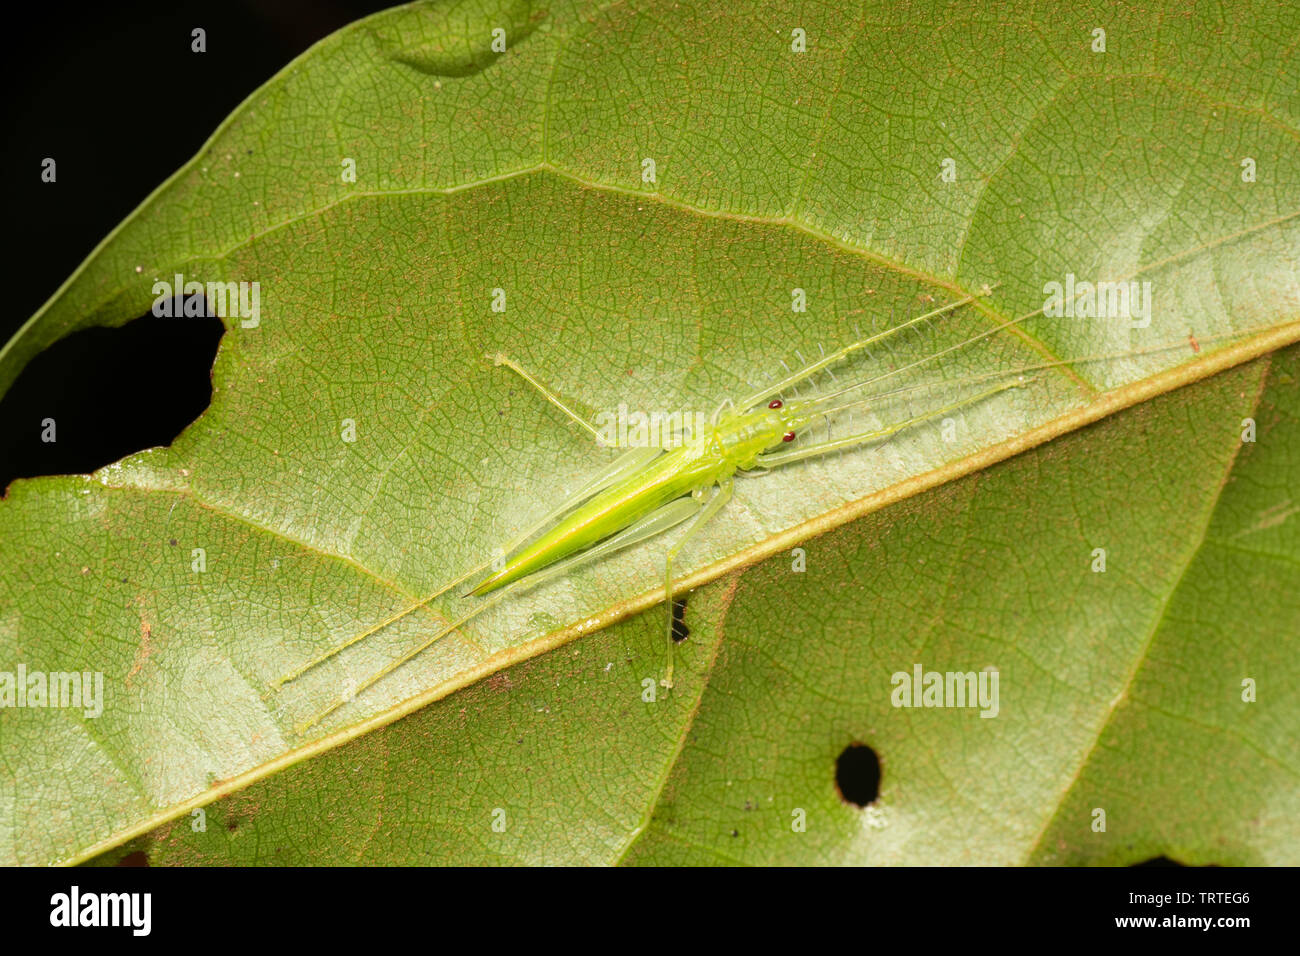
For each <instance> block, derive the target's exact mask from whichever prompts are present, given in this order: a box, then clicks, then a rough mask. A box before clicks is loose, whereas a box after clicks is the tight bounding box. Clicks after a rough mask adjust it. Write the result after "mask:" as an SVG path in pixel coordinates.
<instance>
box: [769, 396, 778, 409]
mask: <svg viewBox="0 0 1300 956" xmlns="http://www.w3.org/2000/svg"><path fill="white" fill-rule="evenodd" d="M767 407H768V408H780V407H781V399H779V398H774V399H772V400H771V401H770V402H768V403H767Z"/></svg>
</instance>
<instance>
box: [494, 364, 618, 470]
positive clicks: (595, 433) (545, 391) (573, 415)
mask: <svg viewBox="0 0 1300 956" xmlns="http://www.w3.org/2000/svg"><path fill="white" fill-rule="evenodd" d="M485 358H490V359H491V360H492V364H494V365H504V366H506V367H507V368H509V369H510V370H512V371H513V372H515V374H517V375H518V376H519V377H520V378H522V379H523V380H524V381H525V382H527V383H528V384H529V385H531V386H532V387H533V388H535V389H537V391H539V392H541V394H542V397H543V398H545V399H546V400H547V401H548V402H550V403H551V404H552V405H554V406H555V407H556V408H558V409H559V410H560V411H562V412H564V414H565V415H567V416H568V418H569V420H570V421H573V422H576V423H577V424H578V425H579V426H581V427H582V428H583V429H584V430H585V431H586V432H587V433H588V434H590V435H591V437H592V438H594V439H595V440H596V444H598V445H600V446H601V447H604V448H613V447H614V445H613V443H612V442H608V441H606V440H605V438H604V437H602V435H601V434H600V429H598V428H597V427H596V426H595V425H593V424H592V423H591V422H589V421H587V420H586V419H585V418H583V417H582V416H581V415H579V414H578V413H577V412H575V411H574V410H573V409H571V408H570V407H569V406H568V405H566V404H565V403H564V399H563V398H561V397H560V396H559V394H558V393H557V392H554V391H552V390H551V389H549V388H547V387H546V386H545V385H543V384H542V383H541V382H540V381H539V380H538V379H537V378H536V376H534V375H533V374H532V373H531V372H529V371H528V370H527V369H525V368H524V367H523V366H522V365H520V364H519V363H518V362H516V361H515V360H514V359H511V358H508V357H507V356H505V355H503V354H502V353H500V352H497V353H496V354H494V355H488V356H485Z"/></svg>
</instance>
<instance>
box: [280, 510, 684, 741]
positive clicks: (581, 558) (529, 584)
mask: <svg viewBox="0 0 1300 956" xmlns="http://www.w3.org/2000/svg"><path fill="white" fill-rule="evenodd" d="M699 511H700V503H699V501H697V500H696V499H695V498H678V499H677V500H675V501H670V502H669V503H668V504H666V505H664V506H663V507H662V508H659V509H658V510H657V511H652V512H651V513H650V514H648V515H646V516H645V517H644V518H642V519H641V520H640V521H638V522H636V523H635V524H632V525H629V526H628V527H627V528H624V529H623V530H622V531H620V532H619V533H618V534H616V535H614V536H613V537H610V538H606V539H605V540H604V541H602V542H600V543H599V544H596V545H593V546H592V547H590V548H588V549H587V550H586V551H583V552H581V553H580V554H577V555H574V556H573V557H571V558H568V559H566V560H564V561H560V562H559V563H557V564H553V565H551V566H550V567H549V568H544V569H542V570H541V571H538V572H536V573H535V574H532V575H530V576H529V577H527V578H524V579H523V580H521V581H518V582H516V583H515V584H512V585H510V586H509V587H506V588H503V589H502V590H500V591H498V592H497V593H496V594H495V595H493V596H492V597H490V598H488V599H486V600H485V601H484V602H483V603H482V604H480V605H478V606H477V607H475V608H474V609H473V610H471V611H467V612H466V613H465V614H462V615H461V616H460V617H458V618H457V619H456V620H454V621H452V622H451V623H450V624H448V625H447V626H446V627H443V628H441V629H440V630H439V631H438V632H437V633H435V634H434V635H433V636H432V637H429V638H427V639H426V640H424V641H423V642H422V643H420V644H419V645H418V646H416V647H414V648H412V649H411V650H409V651H407V652H406V653H405V654H403V655H402V656H401V657H399V658H397V660H395V661H393V662H392V663H391V664H387V665H385V666H384V668H383V669H382V670H380V671H379V672H378V673H376V674H373V675H372V676H370V677H367V678H366V679H365V681H364V682H363V683H362V684H361V685H360V686H358V687H356V688H355V689H354V690H353V692H352V695H351V696H350V697H348V698H341V699H339V700H336V701H334V702H333V703H331V704H330V705H329V706H327V707H325V708H323V709H322V710H319V711H317V712H316V713H315V714H313V715H312V716H311V717H310V718H308V719H307V720H306V721H305V722H303V723H301V724H299V725H298V727H297V728H295V729H296V732H297V733H302V732H303V731H304V730H306V729H307V728H308V727H311V726H312V725H313V724H317V723H319V722H320V721H322V720H324V719H325V718H326V717H327V716H329V715H330V714H332V713H333V712H334V711H336V710H338V708H340V707H342V706H343V705H344V704H345V703H347V702H348V700H349V699H351V697H355V696H356V695H357V694H360V693H361V692H362V691H364V690H366V689H367V688H369V687H372V686H374V685H375V684H376V683H378V682H379V681H381V680H383V679H384V678H385V677H387V676H388V675H389V674H391V673H392V672H393V671H395V670H397V668H399V667H401V666H402V665H403V664H405V663H406V662H407V661H409V660H411V659H412V658H414V657H417V656H418V655H420V654H422V653H424V652H425V651H426V650H428V649H429V648H430V647H432V646H433V645H434V644H436V643H438V641H440V640H442V639H443V638H444V637H446V636H448V635H449V634H451V633H452V632H454V631H456V630H458V629H459V628H461V627H462V626H463V625H465V624H466V623H468V622H469V621H471V620H473V619H474V618H476V617H478V616H479V615H480V614H482V613H483V612H484V611H486V610H487V609H488V608H491V607H493V606H495V605H497V604H499V603H500V602H501V601H503V600H504V599H505V598H506V597H508V596H510V595H513V594H515V593H517V592H519V591H522V590H527V589H529V588H533V587H536V586H537V585H539V584H542V583H543V582H545V581H549V580H551V579H552V578H555V577H558V576H560V575H561V574H566V573H568V572H569V571H572V570H574V569H575V568H577V567H579V566H581V565H583V564H587V563H588V562H591V561H595V560H598V559H599V558H603V557H605V556H607V555H610V554H613V553H614V552H615V551H621V550H623V549H624V548H629V547H631V546H632V545H634V544H637V543H639V542H641V541H644V540H645V539H647V538H652V537H654V536H655V535H657V534H663V532H665V531H667V530H668V529H669V528H672V527H674V526H676V525H679V524H681V523H682V522H683V521H686V520H687V519H688V518H690V517H691V516H693V515H696V514H698V513H699Z"/></svg>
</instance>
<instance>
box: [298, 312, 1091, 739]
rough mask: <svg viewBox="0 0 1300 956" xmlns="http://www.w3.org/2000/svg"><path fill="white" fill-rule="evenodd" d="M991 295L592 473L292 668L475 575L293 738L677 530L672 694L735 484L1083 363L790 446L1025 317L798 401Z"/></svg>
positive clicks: (553, 396)
mask: <svg viewBox="0 0 1300 956" xmlns="http://www.w3.org/2000/svg"><path fill="white" fill-rule="evenodd" d="M990 292H991V289H990V287H989V286H985V287H983V288H982V289H981V290H980V291H979V292H977V293H975V294H972V295H967V296H964V297H962V298H959V299H957V300H955V301H953V302H950V303H948V304H947V305H944V306H942V307H940V308H936V309H933V310H931V311H929V312H927V313H925V314H923V315H920V316H917V317H916V318H913V319H909V320H908V321H905V322H902V323H900V324H898V325H894V326H892V327H889V328H886V329H885V330H883V331H881V332H877V333H875V334H873V335H870V336H867V337H860V338H858V339H857V340H856V341H853V342H851V343H850V344H848V345H846V346H844V347H842V348H840V349H838V350H836V351H834V352H831V353H829V354H825V355H823V356H822V357H820V358H818V359H817V360H815V361H812V362H808V363H806V364H805V365H803V366H802V367H800V368H797V369H795V370H791V371H787V373H786V374H784V375H781V376H779V377H778V378H777V379H776V380H775V381H772V382H770V383H768V384H765V385H762V386H755V387H754V389H753V390H752V391H750V392H749V393H748V394H745V395H743V396H741V397H739V398H736V399H734V400H733V399H727V400H725V401H723V402H722V403H721V404H720V405H718V406H717V408H716V410H715V411H714V412H713V415H712V417H711V419H710V420H709V423H708V426H707V427H706V428H704V429H703V430H702V433H700V434H689V433H688V434H678V435H674V436H669V437H670V438H672V439H674V440H673V441H663V442H661V446H660V447H648V448H632V449H630V450H627V451H625V452H624V453H623V454H622V455H620V456H619V457H617V458H615V459H614V460H613V461H611V462H610V463H609V464H608V465H607V466H606V467H604V468H603V469H601V470H600V471H599V472H598V473H596V474H595V475H594V476H593V477H592V478H591V479H590V480H589V481H587V482H586V483H585V484H584V485H583V486H582V487H581V488H580V489H579V490H578V491H577V492H576V493H575V494H573V495H571V496H570V497H569V498H568V499H567V500H565V501H564V502H562V503H560V504H559V505H557V506H556V507H555V508H553V509H552V510H551V511H549V512H548V513H547V514H546V515H545V516H543V517H542V518H541V519H539V520H537V521H535V522H534V523H533V524H532V525H531V526H530V527H529V528H527V529H526V530H525V531H523V532H522V533H520V534H518V535H517V536H516V537H515V538H514V539H513V540H512V541H510V542H509V543H507V544H506V545H504V546H503V547H502V548H500V549H498V552H497V553H498V555H501V556H502V557H499V558H498V559H497V560H496V561H495V562H494V561H491V560H488V561H484V562H482V563H480V564H479V565H477V566H476V567H473V568H470V569H469V570H468V571H466V572H464V573H463V574H461V575H459V576H458V577H456V578H455V579H453V580H451V581H449V582H447V583H446V584H445V585H443V586H442V587H440V588H439V589H438V590H437V591H436V592H434V593H433V594H430V595H429V596H427V597H426V598H424V599H423V600H421V601H419V602H417V603H415V604H412V605H410V606H409V607H406V608H404V609H402V610H401V611H399V612H398V613H396V614H394V615H392V616H390V617H388V618H387V619H385V620H382V621H379V622H377V623H376V624H374V625H373V626H371V627H368V628H367V629H366V630H364V631H362V632H361V633H359V634H357V635H355V636H353V637H351V638H349V639H348V640H347V641H346V642H344V643H342V644H340V645H337V646H335V647H333V648H331V649H329V650H328V651H326V652H324V653H322V654H320V655H318V656H317V657H315V658H313V659H312V660H309V661H307V662H306V663H304V664H302V665H300V666H299V667H297V668H295V669H294V670H292V671H291V672H289V673H287V674H285V675H284V676H283V677H281V678H280V679H279V680H278V681H276V682H275V684H274V685H273V689H274V688H278V687H279V686H281V685H283V684H284V683H286V682H288V681H291V680H294V679H295V678H297V677H299V676H301V675H302V674H304V673H306V672H307V671H309V670H311V669H313V668H315V667H316V666H317V665H319V664H322V663H324V662H325V661H327V660H329V659H331V658H333V657H334V656H335V655H336V654H338V653H339V652H341V651H343V650H344V649H346V648H348V647H350V646H352V645H353V644H356V643H357V642H358V641H361V640H363V639H365V638H367V637H369V636H370V635H372V634H375V633H376V632H378V631H380V630H382V629H384V628H386V627H388V626H389V625H391V624H393V623H394V622H396V621H398V620H400V619H401V618H403V617H405V616H406V615H408V614H410V613H412V612H414V611H416V610H418V609H419V608H421V607H423V606H425V605H426V604H428V603H430V602H431V601H434V600H435V599H437V598H438V597H440V596H441V595H443V594H446V593H447V592H448V591H451V590H452V589H453V588H456V587H457V586H460V585H464V584H466V583H467V582H470V581H471V580H472V579H474V578H476V577H479V576H481V577H479V579H478V580H477V582H476V583H474V584H472V586H471V587H470V589H469V590H468V592H467V593H465V594H464V595H463V596H464V597H466V598H468V597H476V598H482V600H481V601H480V602H479V603H478V604H476V605H475V606H474V607H472V608H471V609H469V610H468V611H466V612H465V613H463V614H460V615H458V616H453V618H452V619H451V620H450V621H448V622H447V623H446V624H445V626H442V627H440V628H439V629H438V630H437V631H436V632H435V633H433V634H432V635H430V636H428V637H427V638H426V639H424V640H422V641H421V642H420V643H419V644H418V645H417V646H415V647H413V648H411V649H410V650H409V651H406V652H404V653H402V654H401V656H399V657H397V658H396V659H395V660H393V661H391V662H390V663H388V664H387V665H385V666H384V667H382V668H381V669H380V670H379V671H377V672H376V673H374V674H372V675H371V676H369V677H367V678H366V679H365V680H364V681H363V682H362V683H361V684H360V685H359V686H357V687H356V688H354V690H353V692H352V694H349V695H347V696H345V697H343V698H341V699H338V700H336V701H334V702H332V703H330V704H329V705H328V706H326V707H324V708H323V709H321V710H319V711H317V712H316V713H315V714H314V715H313V716H312V717H311V718H309V719H308V720H307V721H306V722H304V723H302V724H300V725H299V727H298V729H299V731H300V732H301V731H303V730H305V729H306V728H308V727H310V726H312V725H313V724H315V723H318V722H319V721H320V720H322V719H324V718H325V717H326V716H327V715H329V714H330V713H332V712H333V711H334V710H336V709H338V708H339V707H341V706H342V705H343V704H345V703H347V702H348V700H351V699H352V696H353V695H354V694H358V693H361V692H362V691H364V690H366V689H367V688H369V687H371V686H372V685H374V684H375V683H377V682H378V681H379V680H381V679H382V678H384V677H386V676H387V675H388V674H390V673H392V672H393V671H394V670H396V669H397V668H399V667H401V666H402V665H403V664H405V663H406V662H408V661H410V660H411V659H413V658H414V657H416V656H417V655H419V654H422V653H423V652H424V651H426V650H428V649H429V648H430V647H431V646H433V645H434V644H435V643H437V642H438V641H440V640H442V639H443V638H445V637H447V636H448V635H450V634H452V633H453V632H455V631H456V630H458V629H459V628H461V627H462V626H464V625H465V624H466V623H468V622H469V621H471V620H473V619H474V618H475V617H477V616H478V615H480V614H482V613H483V612H484V611H486V610H488V609H489V608H491V607H493V606H495V605H496V604H498V603H499V602H501V601H502V600H504V599H505V598H507V597H509V596H510V595H512V594H514V593H516V592H517V591H518V590H519V589H522V588H531V587H534V586H536V585H539V584H542V583H544V582H546V581H548V580H552V579H554V578H556V577H559V576H561V575H564V574H567V573H568V572H570V571H573V570H574V569H576V568H577V567H579V566H581V565H584V564H588V563H591V562H595V561H598V560H600V559H602V558H605V557H607V556H609V555H612V554H614V553H615V552H618V551H622V550H624V549H626V548H630V547H632V546H633V545H635V544H638V543H640V542H643V541H646V540H647V539H650V538H654V537H656V536H658V535H661V534H663V533H664V532H666V531H668V530H670V529H672V528H675V527H677V526H679V525H683V524H684V525H685V526H686V527H685V532H684V533H683V534H681V536H680V537H679V538H678V539H677V540H676V541H675V543H674V544H673V545H672V546H671V547H670V548H669V549H668V550H667V553H666V556H665V560H664V577H663V580H664V594H665V605H666V607H667V609H668V613H667V614H666V615H665V616H666V618H667V620H666V626H665V632H666V661H665V668H664V675H663V678H662V680H661V681H660V683H661V684H663V685H664V686H665V687H667V688H671V687H672V686H673V657H674V640H673V614H672V609H673V591H674V582H673V566H674V562H675V561H676V559H677V557H678V555H679V554H680V552H681V551H682V549H683V548H684V547H685V546H686V545H687V544H688V543H689V542H690V541H691V540H692V539H693V538H695V536H697V535H698V534H699V532H700V530H701V529H702V528H704V527H705V526H706V525H707V524H708V523H709V522H710V521H711V520H712V519H713V518H714V517H715V516H717V515H718V514H719V512H721V511H722V509H723V508H724V507H725V506H726V504H727V502H728V501H729V500H730V499H731V496H732V491H733V485H734V480H735V478H736V477H741V478H749V477H755V476H759V475H763V474H766V473H767V472H769V471H771V470H773V469H777V468H781V467H784V466H787V465H791V464H794V463H796V462H801V461H805V460H808V459H812V458H816V457H819V456H823V455H826V454H829V453H833V452H843V451H846V450H849V449H852V448H856V447H858V446H863V445H869V444H873V443H876V442H880V441H883V440H885V439H887V438H889V437H890V436H892V435H894V434H896V433H898V432H900V431H902V430H904V429H907V428H911V427H913V426H916V425H919V424H921V423H923V422H928V421H931V420H934V419H939V418H942V417H943V416H945V415H948V414H950V413H952V412H954V411H957V410H958V409H962V408H966V407H968V406H974V405H976V404H979V403H982V402H985V401H987V400H988V399H990V398H992V397H993V396H995V395H998V394H999V393H1002V392H1005V391H1007V390H1009V389H1017V388H1023V387H1025V386H1027V385H1028V384H1029V383H1030V382H1032V381H1033V380H1034V379H1033V377H1032V376H1030V375H1026V374H1024V373H1026V372H1030V371H1033V370H1035V369H1044V368H1050V367H1053V366H1058V365H1069V364H1075V363H1077V362H1081V361H1090V360H1091V359H1075V360H1073V361H1071V360H1064V361H1056V362H1044V363H1041V364H1039V365H1035V366H1030V367H1027V368H1021V369H1019V370H1017V371H1016V372H1001V373H993V374H990V375H987V376H979V377H977V378H976V379H970V380H968V381H984V380H987V387H984V388H982V389H981V390H979V391H977V392H976V393H974V394H971V395H967V396H965V397H963V398H961V399H960V400H957V401H951V402H947V403H944V404H941V405H939V406H938V407H933V408H927V409H925V410H924V411H923V412H921V413H920V414H917V415H913V416H911V417H905V418H902V419H901V420H899V421H896V422H894V423H892V424H887V425H885V426H883V427H879V426H877V427H875V428H872V429H870V430H866V431H851V432H850V433H848V434H845V435H843V436H842V437H838V438H830V437H827V439H826V440H823V441H818V442H812V443H806V442H804V443H798V444H795V440H796V438H798V437H799V436H800V435H801V434H802V433H804V431H805V430H806V429H808V428H809V426H810V425H811V424H812V423H813V422H814V421H819V420H824V421H830V420H831V418H832V417H834V416H836V415H837V414H839V413H841V412H845V411H847V410H850V409H853V408H855V407H857V408H861V407H863V406H864V405H867V404H869V403H874V402H877V401H878V400H879V399H880V398H881V397H882V395H881V393H876V394H874V395H871V396H870V397H867V398H862V397H852V398H847V397H846V396H851V395H853V394H854V393H857V392H861V390H862V389H864V388H866V387H869V386H872V385H874V384H876V383H878V382H880V381H882V380H884V379H887V378H889V377H890V376H892V375H895V374H897V373H899V372H902V371H905V370H906V369H909V368H913V367H915V366H917V365H921V364H924V363H926V362H930V361H932V360H934V359H937V358H939V357H940V356H941V355H944V354H946V353H948V352H951V351H954V350H956V349H960V348H963V347H965V346H968V345H971V344H973V343H975V342H978V341H980V340H983V339H987V338H989V337H990V336H992V335H994V334H996V333H998V332H1001V331H1004V330H1006V329H1008V328H1010V327H1012V326H1015V325H1017V324H1018V323H1019V322H1021V321H1022V320H1023V319H1025V318H1028V316H1022V317H1021V318H1020V319H1012V320H1008V321H1004V322H1000V323H998V324H996V325H991V326H990V327H989V328H987V329H986V330H985V331H983V332H981V333H979V334H978V335H975V336H973V337H971V338H969V339H966V340H964V341H961V342H958V343H957V344H956V345H954V346H950V347H949V348H947V349H943V350H939V351H936V352H933V353H930V354H928V355H926V356H924V357H922V358H920V359H917V360H915V361H914V362H912V363H910V364H908V365H905V366H902V367H896V368H893V369H891V370H890V371H886V372H881V373H878V374H876V375H875V376H873V377H871V378H868V379H866V380H856V381H853V382H851V383H847V384H842V385H841V384H836V385H834V386H833V387H831V388H830V389H829V390H823V391H821V392H819V393H814V394H812V395H809V396H805V397H796V396H797V394H798V393H797V389H798V387H799V386H801V385H804V386H807V384H808V383H810V382H812V381H813V380H814V378H815V377H816V376H818V375H819V374H820V373H822V372H824V371H825V372H827V373H828V374H833V373H830V372H829V370H830V369H831V368H832V366H836V365H839V364H840V363H843V362H846V361H847V360H849V359H850V358H852V357H853V356H854V355H855V354H857V353H860V352H862V351H864V350H866V349H868V348H870V347H871V346H872V345H873V344H876V343H878V342H882V341H883V340H885V339H887V338H890V337H892V336H895V335H898V334H900V333H902V332H904V331H905V330H907V329H910V328H914V327H916V326H919V325H922V324H923V323H927V322H930V321H931V320H933V319H935V318H936V317H938V316H940V315H943V314H945V313H948V312H951V311H952V310H954V309H957V308H959V307H961V306H964V305H967V304H969V303H971V302H973V301H974V300H976V299H977V298H980V297H981V296H984V295H988V294H990ZM487 358H489V359H490V360H491V361H492V362H493V364H494V365H495V366H497V367H505V368H508V369H510V370H511V371H512V372H514V373H515V374H517V375H518V376H519V377H520V378H522V379H523V380H524V381H526V382H527V383H528V384H529V385H530V386H531V387H532V388H533V389H535V390H536V391H537V392H538V393H539V395H540V396H541V397H543V398H545V399H546V400H547V401H549V402H550V403H551V404H552V405H554V406H555V407H556V408H558V409H559V410H560V411H561V412H562V413H563V414H564V415H565V416H566V417H567V418H568V419H569V420H571V421H572V422H573V423H575V424H576V425H578V426H579V427H580V428H582V429H584V430H585V431H587V432H588V433H589V434H590V435H591V436H592V437H594V438H595V439H596V441H597V443H598V444H606V445H607V444H608V442H607V441H606V440H605V439H604V437H603V436H602V434H601V432H600V430H599V429H598V428H597V427H596V426H595V425H594V424H593V423H592V422H589V421H587V420H586V419H585V418H583V417H582V416H581V415H580V414H578V413H577V412H575V411H574V410H573V409H572V408H571V407H570V406H569V404H568V403H566V402H565V400H564V399H563V398H562V397H561V396H560V395H559V394H557V393H556V392H554V391H553V390H551V389H550V388H548V387H547V386H546V385H545V384H543V382H542V381H540V380H539V379H538V378H537V377H536V376H534V375H533V374H532V373H531V372H529V371H528V370H526V369H525V368H523V367H522V366H521V365H520V364H519V363H517V362H515V361H514V360H512V359H510V358H508V357H506V356H504V355H501V354H493V355H489V356H487ZM1094 358H1101V357H1094ZM916 387H917V386H911V387H910V388H916ZM921 387H924V386H921ZM908 390H909V389H899V390H898V391H908ZM884 394H886V395H888V394H893V393H884Z"/></svg>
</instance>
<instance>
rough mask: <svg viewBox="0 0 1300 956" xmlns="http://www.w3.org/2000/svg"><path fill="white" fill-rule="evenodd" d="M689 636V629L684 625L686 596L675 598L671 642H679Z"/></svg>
mask: <svg viewBox="0 0 1300 956" xmlns="http://www.w3.org/2000/svg"><path fill="white" fill-rule="evenodd" d="M660 620H662V618H661V619H660ZM690 636H691V629H690V628H689V627H687V626H686V598H677V599H676V600H674V601H673V642H674V643H677V644H680V643H681V642H682V641H684V640H686V639H687V638H688V637H690Z"/></svg>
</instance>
